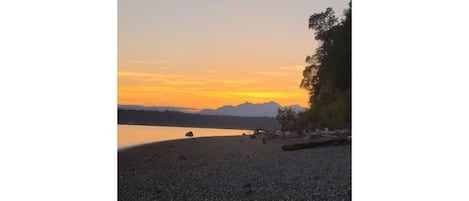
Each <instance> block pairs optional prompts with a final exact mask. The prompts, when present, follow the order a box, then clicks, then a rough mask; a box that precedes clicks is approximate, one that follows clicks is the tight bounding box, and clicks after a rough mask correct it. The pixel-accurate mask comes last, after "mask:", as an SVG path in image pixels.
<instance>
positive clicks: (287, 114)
mask: <svg viewBox="0 0 469 201" xmlns="http://www.w3.org/2000/svg"><path fill="white" fill-rule="evenodd" d="M275 119H277V121H278V123H279V124H280V130H282V131H293V130H296V129H297V126H298V125H297V119H298V114H297V113H296V112H295V110H293V109H292V108H290V107H285V108H283V109H282V108H279V109H277V116H276V117H275Z"/></svg>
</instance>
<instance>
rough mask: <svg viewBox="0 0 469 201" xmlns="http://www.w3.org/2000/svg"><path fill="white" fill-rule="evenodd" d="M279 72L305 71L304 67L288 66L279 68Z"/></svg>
mask: <svg viewBox="0 0 469 201" xmlns="http://www.w3.org/2000/svg"><path fill="white" fill-rule="evenodd" d="M280 69H281V70H287V71H303V70H304V69H305V67H304V65H290V66H281V67H280Z"/></svg>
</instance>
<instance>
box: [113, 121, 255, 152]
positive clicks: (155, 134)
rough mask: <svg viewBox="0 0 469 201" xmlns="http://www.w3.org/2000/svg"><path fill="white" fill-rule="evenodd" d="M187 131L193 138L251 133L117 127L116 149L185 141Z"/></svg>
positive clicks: (235, 130)
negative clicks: (191, 133) (190, 132)
mask: <svg viewBox="0 0 469 201" xmlns="http://www.w3.org/2000/svg"><path fill="white" fill-rule="evenodd" d="M189 131H192V132H193V133H194V137H206V136H231V135H242V134H243V133H252V131H250V130H238V129H218V128H192V127H168V126H139V125H118V126H117V134H118V148H123V147H127V146H132V145H138V144H144V143H149V142H156V141H163V140H174V139H186V138H188V137H186V136H185V135H186V133H187V132H189Z"/></svg>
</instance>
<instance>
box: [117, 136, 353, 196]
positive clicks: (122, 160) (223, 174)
mask: <svg viewBox="0 0 469 201" xmlns="http://www.w3.org/2000/svg"><path fill="white" fill-rule="evenodd" d="M282 143H285V142H279V141H267V143H265V144H264V143H263V142H262V139H260V138H259V137H257V138H255V139H250V138H249V136H234V137H206V138H193V139H185V140H174V141H166V142H159V143H152V144H146V145H142V146H138V147H132V148H128V149H124V150H120V151H119V152H118V168H119V169H118V172H119V173H118V198H119V200H332V201H333V200H339V201H340V200H351V150H350V149H351V146H350V145H341V146H330V147H321V148H314V149H303V150H296V151H286V152H285V151H282V149H281V146H282Z"/></svg>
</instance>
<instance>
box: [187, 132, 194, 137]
mask: <svg viewBox="0 0 469 201" xmlns="http://www.w3.org/2000/svg"><path fill="white" fill-rule="evenodd" d="M186 136H187V137H192V136H194V133H192V131H189V132H187V133H186Z"/></svg>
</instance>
